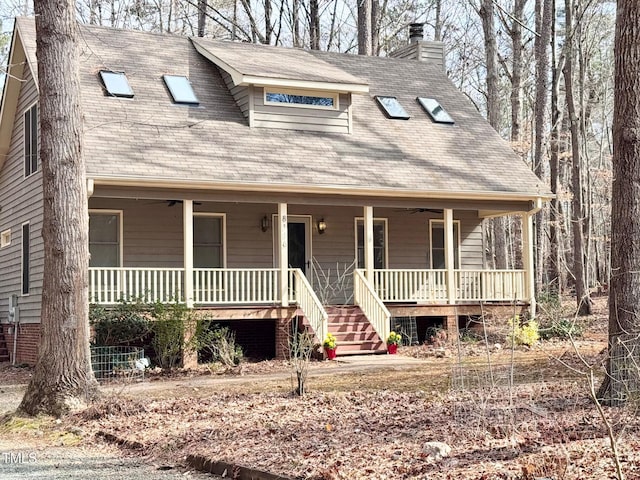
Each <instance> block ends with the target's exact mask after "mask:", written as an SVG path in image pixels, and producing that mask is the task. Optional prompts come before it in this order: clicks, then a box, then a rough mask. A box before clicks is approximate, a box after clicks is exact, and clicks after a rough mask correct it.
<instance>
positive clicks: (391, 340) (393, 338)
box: [387, 331, 402, 345]
mask: <svg viewBox="0 0 640 480" xmlns="http://www.w3.org/2000/svg"><path fill="white" fill-rule="evenodd" d="M401 343H402V335H400V334H399V333H396V332H394V331H391V332H390V333H389V336H388V337H387V345H400V344H401Z"/></svg>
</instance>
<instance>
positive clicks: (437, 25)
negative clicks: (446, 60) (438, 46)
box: [433, 0, 442, 42]
mask: <svg viewBox="0 0 640 480" xmlns="http://www.w3.org/2000/svg"><path fill="white" fill-rule="evenodd" d="M433 39H434V40H435V41H436V42H441V41H442V0H436V18H435V21H434V26H433Z"/></svg>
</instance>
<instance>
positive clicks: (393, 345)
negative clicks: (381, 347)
mask: <svg viewBox="0 0 640 480" xmlns="http://www.w3.org/2000/svg"><path fill="white" fill-rule="evenodd" d="M387 352H388V353H389V355H395V354H396V353H398V345H397V344H396V343H390V344H389V345H387Z"/></svg>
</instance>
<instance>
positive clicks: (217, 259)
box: [193, 214, 226, 268]
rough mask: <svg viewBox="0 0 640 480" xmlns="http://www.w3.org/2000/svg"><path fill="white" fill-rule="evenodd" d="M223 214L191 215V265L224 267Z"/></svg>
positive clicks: (197, 266) (196, 266)
mask: <svg viewBox="0 0 640 480" xmlns="http://www.w3.org/2000/svg"><path fill="white" fill-rule="evenodd" d="M225 263H226V262H225V251H224V216H223V215H219V214H195V215H194V217H193V266H194V267H195V268H224V266H225Z"/></svg>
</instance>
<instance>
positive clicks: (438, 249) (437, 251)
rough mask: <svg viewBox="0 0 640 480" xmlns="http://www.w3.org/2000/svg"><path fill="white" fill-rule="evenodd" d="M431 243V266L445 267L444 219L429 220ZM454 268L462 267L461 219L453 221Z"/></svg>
mask: <svg viewBox="0 0 640 480" xmlns="http://www.w3.org/2000/svg"><path fill="white" fill-rule="evenodd" d="M429 244H430V245H431V268H433V269H436V270H443V269H444V268H445V263H444V259H445V241H444V220H429ZM453 263H454V266H453V268H455V269H458V268H460V221H459V220H454V221H453Z"/></svg>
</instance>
